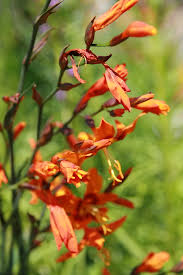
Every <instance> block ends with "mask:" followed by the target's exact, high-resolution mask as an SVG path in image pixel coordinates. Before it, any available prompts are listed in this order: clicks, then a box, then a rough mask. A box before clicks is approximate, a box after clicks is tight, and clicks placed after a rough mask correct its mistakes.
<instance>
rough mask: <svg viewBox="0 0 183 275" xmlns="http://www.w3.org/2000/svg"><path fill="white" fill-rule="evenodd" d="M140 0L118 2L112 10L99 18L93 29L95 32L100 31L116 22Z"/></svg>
mask: <svg viewBox="0 0 183 275" xmlns="http://www.w3.org/2000/svg"><path fill="white" fill-rule="evenodd" d="M137 2H138V0H120V1H118V2H116V3H115V4H114V5H113V6H112V7H111V9H109V10H108V11H107V12H106V13H104V14H102V15H101V16H100V17H99V18H97V19H96V20H95V21H94V24H93V28H94V30H95V31H99V30H101V29H103V28H105V27H106V26H108V25H109V24H111V23H112V22H114V21H115V20H117V19H118V17H120V16H121V15H122V14H123V13H124V12H126V11H127V10H129V9H130V8H131V7H133V6H134V5H135V4H136V3H137Z"/></svg>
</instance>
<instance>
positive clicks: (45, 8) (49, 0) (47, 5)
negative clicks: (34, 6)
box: [40, 0, 51, 14]
mask: <svg viewBox="0 0 183 275" xmlns="http://www.w3.org/2000/svg"><path fill="white" fill-rule="evenodd" d="M50 2H51V0H47V1H46V3H45V5H44V7H43V9H42V11H41V13H40V14H43V13H44V12H45V11H46V10H47V9H48V7H49V4H50Z"/></svg>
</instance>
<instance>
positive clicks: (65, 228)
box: [48, 205, 78, 253]
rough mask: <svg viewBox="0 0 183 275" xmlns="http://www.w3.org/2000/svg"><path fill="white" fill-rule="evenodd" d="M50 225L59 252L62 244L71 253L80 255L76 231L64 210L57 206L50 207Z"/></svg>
mask: <svg viewBox="0 0 183 275" xmlns="http://www.w3.org/2000/svg"><path fill="white" fill-rule="evenodd" d="M48 208H49V210H50V224H51V229H52V232H53V235H54V237H55V241H56V244H57V248H58V250H60V249H61V246H62V242H64V244H65V246H66V247H67V248H68V250H69V251H70V252H71V253H78V245H77V240H76V236H75V233H74V230H73V228H72V225H71V223H70V220H69V218H68V216H67V215H66V213H65V211H64V209H63V208H61V207H59V206H57V205H49V206H48Z"/></svg>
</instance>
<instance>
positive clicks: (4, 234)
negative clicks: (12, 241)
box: [1, 225, 6, 274]
mask: <svg viewBox="0 0 183 275" xmlns="http://www.w3.org/2000/svg"><path fill="white" fill-rule="evenodd" d="M1 230H2V231H1V237H2V239H1V271H2V274H3V272H4V270H5V264H6V257H5V243H6V228H5V226H3V225H2V227H1Z"/></svg>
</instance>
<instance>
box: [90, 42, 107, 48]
mask: <svg viewBox="0 0 183 275" xmlns="http://www.w3.org/2000/svg"><path fill="white" fill-rule="evenodd" d="M91 47H110V42H106V43H103V44H100V43H99V44H98V43H96V44H91Z"/></svg>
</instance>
